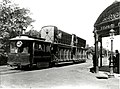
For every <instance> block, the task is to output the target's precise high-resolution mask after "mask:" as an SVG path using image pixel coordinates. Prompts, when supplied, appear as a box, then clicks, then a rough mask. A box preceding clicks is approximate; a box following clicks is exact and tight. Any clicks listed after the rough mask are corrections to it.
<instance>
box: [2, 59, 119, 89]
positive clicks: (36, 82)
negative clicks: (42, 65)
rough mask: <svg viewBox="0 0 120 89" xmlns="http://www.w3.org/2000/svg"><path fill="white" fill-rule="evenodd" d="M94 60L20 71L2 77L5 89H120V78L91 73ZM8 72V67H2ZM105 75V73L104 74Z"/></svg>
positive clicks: (13, 71)
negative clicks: (102, 76) (105, 77)
mask: <svg viewBox="0 0 120 89" xmlns="http://www.w3.org/2000/svg"><path fill="white" fill-rule="evenodd" d="M91 67H92V60H90V59H89V60H87V62H86V63H80V64H74V65H67V66H65V65H63V66H58V67H52V68H47V69H40V70H32V71H19V72H16V70H12V73H8V74H3V75H0V76H1V77H0V80H1V87H3V88H68V87H69V88H79V89H80V88H82V89H120V88H119V85H120V82H119V79H120V78H119V76H118V77H117V78H116V77H115V78H108V79H98V78H96V76H97V75H98V74H95V73H91V72H90V68H91ZM0 68H1V70H4V69H5V70H6V69H7V67H6V66H2V67H0ZM100 73H101V72H100ZM103 73H104V72H103Z"/></svg>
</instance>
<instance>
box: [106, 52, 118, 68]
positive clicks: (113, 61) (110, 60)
mask: <svg viewBox="0 0 120 89" xmlns="http://www.w3.org/2000/svg"><path fill="white" fill-rule="evenodd" d="M108 60H109V67H110V65H111V63H113V67H115V60H116V57H115V56H114V55H113V60H112V59H111V54H110V57H109V59H108Z"/></svg>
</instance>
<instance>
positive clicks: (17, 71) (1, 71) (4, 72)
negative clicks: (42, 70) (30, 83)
mask: <svg viewBox="0 0 120 89" xmlns="http://www.w3.org/2000/svg"><path fill="white" fill-rule="evenodd" d="M20 72H23V70H18V69H1V70H0V75H6V74H14V73H20Z"/></svg>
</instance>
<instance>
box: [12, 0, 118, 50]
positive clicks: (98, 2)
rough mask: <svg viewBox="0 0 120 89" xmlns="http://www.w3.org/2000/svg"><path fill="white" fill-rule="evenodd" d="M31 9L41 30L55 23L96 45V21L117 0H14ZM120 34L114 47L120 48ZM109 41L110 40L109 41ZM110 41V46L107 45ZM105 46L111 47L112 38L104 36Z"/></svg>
mask: <svg viewBox="0 0 120 89" xmlns="http://www.w3.org/2000/svg"><path fill="white" fill-rule="evenodd" d="M12 1H14V2H15V3H16V4H19V6H20V7H24V8H27V9H29V10H30V11H31V13H32V15H31V17H32V18H33V19H34V20H36V21H35V22H34V23H33V26H34V28H35V29H36V30H38V31H40V30H41V28H42V27H43V26H46V25H54V26H57V27H58V29H60V30H63V31H65V32H67V33H70V34H76V35H77V36H79V37H81V38H83V39H85V40H86V42H87V44H89V45H90V46H93V45H94V37H93V30H94V23H95V21H96V20H97V18H98V17H99V15H100V14H101V13H102V12H103V11H104V10H105V9H106V8H107V7H108V6H109V5H111V4H112V3H113V2H114V1H115V0H12ZM117 1H120V0H117ZM119 38H120V36H117V37H115V38H114V49H119V50H120V47H119V45H120V42H118V40H116V39H119ZM107 41H108V42H107ZM107 43H109V45H108V46H109V47H107ZM103 47H105V48H106V47H107V48H108V49H110V38H109V37H107V38H103Z"/></svg>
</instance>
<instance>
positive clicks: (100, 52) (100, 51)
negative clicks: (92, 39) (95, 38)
mask: <svg viewBox="0 0 120 89" xmlns="http://www.w3.org/2000/svg"><path fill="white" fill-rule="evenodd" d="M100 67H102V37H100Z"/></svg>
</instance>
